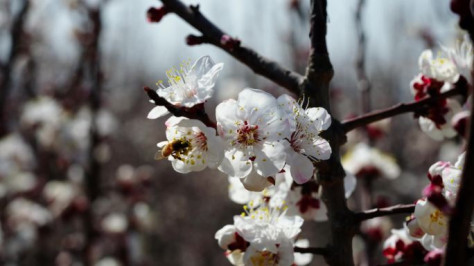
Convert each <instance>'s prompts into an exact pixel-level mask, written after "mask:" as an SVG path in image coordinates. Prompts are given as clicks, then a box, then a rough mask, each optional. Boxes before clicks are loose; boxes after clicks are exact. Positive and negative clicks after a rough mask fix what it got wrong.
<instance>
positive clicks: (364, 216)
mask: <svg viewBox="0 0 474 266" xmlns="http://www.w3.org/2000/svg"><path fill="white" fill-rule="evenodd" d="M414 211H415V204H398V205H394V206H390V207H386V208H376V209H371V210H367V211H363V212H359V213H355V214H354V216H355V220H356V221H357V222H362V221H364V220H368V219H372V218H376V217H381V216H388V215H395V214H401V213H413V212H414Z"/></svg>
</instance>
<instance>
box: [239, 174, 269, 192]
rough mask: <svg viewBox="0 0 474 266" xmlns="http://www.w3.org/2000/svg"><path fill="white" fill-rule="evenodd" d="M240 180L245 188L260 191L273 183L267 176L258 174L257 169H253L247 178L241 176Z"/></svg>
mask: <svg viewBox="0 0 474 266" xmlns="http://www.w3.org/2000/svg"><path fill="white" fill-rule="evenodd" d="M240 181H241V182H242V185H243V186H244V187H245V189H247V190H249V191H253V192H260V191H262V190H264V189H265V188H267V187H269V186H271V185H272V183H270V182H269V181H268V180H267V178H266V177H263V176H261V175H259V174H257V173H256V172H255V171H252V172H251V173H250V174H249V175H248V176H246V177H245V178H241V179H240Z"/></svg>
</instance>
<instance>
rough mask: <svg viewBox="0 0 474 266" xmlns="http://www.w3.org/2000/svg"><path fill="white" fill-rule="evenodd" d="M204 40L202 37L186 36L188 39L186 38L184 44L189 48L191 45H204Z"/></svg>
mask: <svg viewBox="0 0 474 266" xmlns="http://www.w3.org/2000/svg"><path fill="white" fill-rule="evenodd" d="M205 40H206V38H205V37H204V36H196V35H192V34H190V35H188V37H186V43H187V44H188V45H190V46H192V45H199V44H203V43H205V42H206V41H205Z"/></svg>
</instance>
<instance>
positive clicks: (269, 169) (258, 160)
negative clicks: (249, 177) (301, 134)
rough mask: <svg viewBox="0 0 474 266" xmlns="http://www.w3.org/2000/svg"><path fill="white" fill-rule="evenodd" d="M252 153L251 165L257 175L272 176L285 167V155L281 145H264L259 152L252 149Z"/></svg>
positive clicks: (274, 143) (277, 143)
mask: <svg viewBox="0 0 474 266" xmlns="http://www.w3.org/2000/svg"><path fill="white" fill-rule="evenodd" d="M254 152H255V161H254V162H253V165H254V167H255V170H256V171H257V173H258V174H259V175H262V176H265V177H268V176H273V175H275V174H277V173H278V172H280V170H281V169H283V166H285V159H286V153H285V146H284V144H283V143H280V142H273V143H264V144H263V147H262V149H261V150H259V149H254Z"/></svg>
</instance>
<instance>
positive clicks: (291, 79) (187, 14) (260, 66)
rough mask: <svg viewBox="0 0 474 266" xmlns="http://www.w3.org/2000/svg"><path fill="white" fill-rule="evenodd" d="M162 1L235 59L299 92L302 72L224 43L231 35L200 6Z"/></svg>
mask: <svg viewBox="0 0 474 266" xmlns="http://www.w3.org/2000/svg"><path fill="white" fill-rule="evenodd" d="M161 2H163V4H164V6H165V7H166V9H167V10H168V11H169V12H173V13H175V14H176V15H178V16H180V17H181V18H182V19H183V20H185V21H186V22H188V23H189V24H190V25H191V26H193V27H194V28H196V29H197V30H198V31H200V32H201V33H202V34H203V36H204V37H205V38H206V40H207V41H208V42H209V43H211V44H213V45H215V46H217V47H220V48H222V49H223V50H225V51H226V52H227V53H229V54H230V55H231V56H233V57H234V58H235V59H237V60H239V61H240V62H242V63H244V64H245V65H247V66H248V67H249V68H250V69H252V70H253V71H254V72H255V73H257V74H259V75H261V76H264V77H266V78H268V79H269V80H271V81H273V82H275V83H276V84H278V85H280V86H282V87H284V88H286V89H288V90H289V91H291V92H293V93H296V94H298V93H299V89H298V87H299V85H300V83H301V82H302V81H303V77H302V76H301V75H300V74H298V73H295V72H293V71H291V70H289V69H286V68H284V67H282V66H281V65H280V64H278V63H276V62H274V61H272V60H270V59H268V58H265V57H263V56H261V55H259V54H258V53H257V52H255V51H254V50H252V49H250V48H248V47H246V46H244V45H240V44H236V45H234V46H231V47H229V46H226V45H225V44H223V43H222V40H223V37H224V36H227V37H228V36H229V35H228V34H226V33H224V32H223V31H222V30H221V29H219V28H218V27H217V26H216V25H214V24H213V23H212V22H210V21H209V20H208V19H207V18H206V17H204V16H203V15H202V14H201V12H200V11H199V8H198V7H195V6H193V7H190V6H186V5H185V4H184V3H182V2H181V1H179V0H161Z"/></svg>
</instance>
